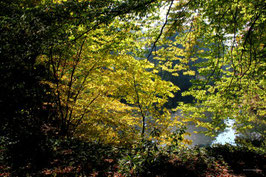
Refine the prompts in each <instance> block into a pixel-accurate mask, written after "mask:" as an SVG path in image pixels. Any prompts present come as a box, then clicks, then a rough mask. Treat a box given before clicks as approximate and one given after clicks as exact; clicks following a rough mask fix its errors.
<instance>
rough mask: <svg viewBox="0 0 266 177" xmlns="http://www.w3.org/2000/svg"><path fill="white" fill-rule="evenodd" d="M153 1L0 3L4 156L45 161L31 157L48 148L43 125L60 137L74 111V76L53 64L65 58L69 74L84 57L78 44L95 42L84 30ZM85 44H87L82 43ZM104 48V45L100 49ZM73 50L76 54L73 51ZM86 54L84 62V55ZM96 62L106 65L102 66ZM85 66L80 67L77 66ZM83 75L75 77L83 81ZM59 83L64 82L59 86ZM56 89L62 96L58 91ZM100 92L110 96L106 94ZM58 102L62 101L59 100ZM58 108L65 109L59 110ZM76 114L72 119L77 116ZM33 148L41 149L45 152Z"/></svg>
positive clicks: (17, 160)
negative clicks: (60, 77) (62, 74)
mask: <svg viewBox="0 0 266 177" xmlns="http://www.w3.org/2000/svg"><path fill="white" fill-rule="evenodd" d="M156 5H157V2H156V1H155V0H147V1H137V0H136V1H115V0H114V1H98V0H97V1H80V2H78V1H62V2H61V1H60V2H52V1H16V0H13V1H8V2H7V1H1V2H0V8H1V12H0V13H1V17H0V18H1V39H0V42H1V44H2V45H1V66H0V67H1V75H0V77H1V79H2V80H1V81H2V82H1V91H0V93H1V98H0V100H1V101H0V106H1V115H0V117H1V137H4V139H6V140H7V141H4V142H1V143H4V146H6V147H7V149H8V151H9V152H10V153H9V156H8V157H7V158H8V159H9V160H10V161H12V163H13V164H17V165H18V166H23V165H27V164H28V163H31V164H37V162H36V160H37V161H38V159H42V161H43V162H44V161H45V160H44V159H43V158H42V157H41V158H36V157H35V155H36V156H39V155H43V157H46V155H47V154H45V153H47V152H49V150H45V148H46V147H47V146H46V145H47V141H46V140H47V134H48V133H51V132H48V130H53V129H52V128H53V127H56V130H55V131H54V132H53V133H52V134H53V136H59V135H58V132H60V135H62V136H65V135H67V134H68V133H69V132H67V131H66V130H67V129H66V127H64V126H65V122H68V121H69V116H68V115H70V114H72V111H73V110H72V105H71V104H72V102H73V100H72V99H73V98H75V97H74V96H75V94H76V92H74V93H72V89H73V87H72V86H73V85H72V84H73V82H72V81H71V82H70V81H69V79H70V80H71V79H73V75H71V74H70V75H69V73H64V74H65V75H64V76H66V77H68V78H63V79H62V80H59V78H58V77H59V75H56V74H57V69H58V68H54V67H59V66H58V65H55V64H62V63H61V61H59V60H61V59H62V60H64V59H67V60H65V61H67V63H66V64H65V68H64V69H65V70H66V71H67V72H70V73H71V72H72V71H74V70H75V67H76V66H75V65H76V64H78V63H79V62H77V60H79V59H80V57H81V55H82V57H83V54H82V52H81V51H82V50H81V48H82V47H83V44H84V43H85V40H86V38H87V36H89V39H90V40H91V41H90V42H91V43H90V44H92V45H90V47H92V48H93V44H95V45H96V44H97V41H95V40H94V39H93V36H90V34H89V33H90V32H91V31H94V35H98V34H97V33H96V32H97V30H99V29H104V28H105V27H107V26H109V25H110V24H111V23H112V22H113V21H114V20H115V19H116V18H118V17H119V18H121V19H130V18H133V17H134V16H140V17H141V16H144V15H145V13H146V12H148V11H150V10H152V9H153V8H154V7H155V6H156ZM110 28H111V27H110ZM95 31H96V32H95ZM98 32H99V31H98ZM107 32H108V31H107ZM107 32H106V31H105V33H107ZM88 34H89V35H88ZM96 38H97V37H96ZM100 38H101V37H100ZM86 45H87V46H88V44H87V43H86ZM97 47H98V46H97ZM106 47H107V45H105V46H104V47H103V48H106ZM99 50H100V49H99ZM77 51H78V53H74V52H77ZM109 51H110V50H109ZM103 52H106V51H104V50H102V51H101V53H99V54H103ZM110 52H111V51H110ZM92 53H93V51H90V54H92ZM96 53H97V51H96ZM94 54H95V51H94ZM99 54H95V55H94V56H95V59H96V58H97V57H98V58H99ZM60 57H64V58H60ZM87 57H88V56H87ZM86 59H87V61H88V58H86ZM85 61H86V60H85V59H84V58H82V60H81V62H83V64H84V65H86V64H88V66H87V68H88V67H89V66H92V65H90V63H84V62H85ZM94 63H97V61H96V60H95V62H94ZM92 64H93V62H92ZM100 66H102V67H105V65H100ZM87 68H86V66H82V68H80V69H87ZM60 69H62V65H61V66H60ZM97 69H98V71H97V72H100V71H106V72H107V71H108V70H104V69H103V68H97ZM81 73H82V74H86V72H85V71H78V73H77V74H81ZM73 74H74V72H73ZM75 77H77V78H78V77H79V76H76V75H75ZM84 77H85V76H82V78H81V80H78V81H79V82H80V81H82V79H83V78H84ZM77 78H75V79H77ZM59 81H60V83H59ZM64 82H65V83H64ZM66 83H67V84H66ZM59 84H60V88H59ZM55 85H56V86H55ZM92 85H93V84H92ZM63 86H65V87H64V88H62V87H63ZM75 87H77V90H76V91H77V92H78V91H79V90H81V89H80V87H83V86H82V85H81V83H78V84H76V85H75ZM58 90H60V92H61V91H62V92H63V93H65V94H66V95H59V94H58V93H59V92H58ZM96 93H97V92H96ZM97 94H102V92H98V93H97ZM83 96H84V95H83ZM91 96H94V95H91ZM104 96H105V98H106V99H109V95H107V94H105V95H104ZM91 98H92V97H91ZM86 99H87V98H85V99H84V100H83V101H85V100H86ZM65 100H66V101H65ZM110 100H111V98H110ZM59 101H65V102H64V103H59ZM79 104H81V103H80V102H79ZM86 104H88V103H86ZM118 104H120V103H118ZM125 107H126V106H125ZM58 110H59V111H62V110H66V111H65V113H63V114H62V113H61V112H58ZM75 111H78V110H75ZM75 113H76V112H75ZM121 114H122V113H121ZM66 115H67V116H66ZM63 117H66V118H65V119H63ZM75 119H76V120H75V121H76V122H75V123H77V122H78V120H77V118H75ZM68 125H69V124H66V126H68ZM29 142H32V143H29ZM39 147H41V148H39ZM47 148H48V147H47ZM25 149H28V150H27V152H26V151H25V152H22V151H24V150H25ZM38 150H44V151H43V152H44V154H43V153H40V152H38ZM38 162H39V161H38ZM37 166H38V165H36V167H37ZM14 168H16V167H15V166H14Z"/></svg>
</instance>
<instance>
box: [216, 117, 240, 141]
mask: <svg viewBox="0 0 266 177" xmlns="http://www.w3.org/2000/svg"><path fill="white" fill-rule="evenodd" d="M234 123H235V121H234V120H231V119H227V120H225V124H226V125H227V128H226V129H225V130H224V132H222V133H220V134H219V135H218V136H217V137H216V140H215V141H213V142H212V144H214V143H219V144H226V143H229V144H232V145H236V143H235V138H236V131H235V129H233V125H234Z"/></svg>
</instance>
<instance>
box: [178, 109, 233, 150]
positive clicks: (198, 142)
mask: <svg viewBox="0 0 266 177" xmlns="http://www.w3.org/2000/svg"><path fill="white" fill-rule="evenodd" d="M178 115H179V116H180V112H176V113H175V114H174V116H178ZM224 122H225V124H226V125H227V128H226V129H225V130H224V131H223V132H221V133H220V134H219V135H218V136H217V137H214V138H212V137H209V136H205V135H204V134H203V133H195V131H196V132H200V131H204V130H206V129H205V128H203V127H196V126H195V125H194V124H193V123H191V124H189V125H187V132H188V133H190V136H185V138H186V139H189V140H192V144H191V146H192V147H193V146H208V145H212V144H215V143H219V144H226V143H229V144H232V145H235V137H236V131H235V130H234V128H233V125H234V123H235V121H234V120H231V119H226V120H225V121H224Z"/></svg>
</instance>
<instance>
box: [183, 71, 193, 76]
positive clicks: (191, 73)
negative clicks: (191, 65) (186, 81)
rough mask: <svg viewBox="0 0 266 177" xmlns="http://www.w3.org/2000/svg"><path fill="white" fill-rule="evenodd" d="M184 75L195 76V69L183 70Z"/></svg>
mask: <svg viewBox="0 0 266 177" xmlns="http://www.w3.org/2000/svg"><path fill="white" fill-rule="evenodd" d="M183 74H184V75H189V76H195V71H192V70H189V71H185V72H183Z"/></svg>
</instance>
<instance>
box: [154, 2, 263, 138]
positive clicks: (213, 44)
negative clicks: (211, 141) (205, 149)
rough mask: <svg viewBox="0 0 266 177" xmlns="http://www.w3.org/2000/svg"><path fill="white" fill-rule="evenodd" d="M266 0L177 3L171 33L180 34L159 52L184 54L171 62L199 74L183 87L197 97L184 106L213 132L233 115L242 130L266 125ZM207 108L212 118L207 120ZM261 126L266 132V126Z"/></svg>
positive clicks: (173, 56)
mask: <svg viewBox="0 0 266 177" xmlns="http://www.w3.org/2000/svg"><path fill="white" fill-rule="evenodd" d="M264 6H265V2H264V1H253V2H250V1H245V0H243V1H242V0H239V1H216V0H214V1H208V2H206V1H201V0H196V1H179V2H177V3H176V4H175V7H174V8H173V9H172V13H171V16H170V18H171V19H172V21H170V22H169V24H168V26H167V27H168V32H169V33H168V34H170V35H172V34H173V32H176V31H177V32H178V35H177V37H176V42H171V41H170V42H169V41H168V43H170V44H169V47H168V48H166V49H164V50H161V53H159V54H160V55H159V57H160V58H166V57H165V56H166V55H167V56H169V57H168V58H169V62H171V60H175V59H176V60H180V63H184V65H176V66H173V65H171V64H168V66H170V68H171V69H175V71H178V70H184V69H185V70H186V71H185V73H187V74H192V75H194V74H195V75H196V78H197V79H195V80H193V81H192V82H193V86H192V87H191V89H190V91H187V92H184V93H183V95H184V96H185V95H191V96H193V97H194V99H195V103H193V104H182V103H181V104H180V106H179V107H178V109H181V110H182V112H183V116H184V117H185V118H184V119H185V120H186V121H194V122H195V123H196V124H197V125H199V126H203V127H206V128H207V129H208V130H209V133H208V134H209V135H211V136H215V135H216V134H217V133H218V132H220V131H221V130H223V129H224V128H225V125H224V123H223V120H224V119H227V118H228V117H229V118H230V119H234V120H235V121H236V124H235V126H236V128H237V130H238V131H239V132H242V133H243V132H245V131H246V130H247V129H250V128H252V127H259V126H261V127H265V91H264V89H265V73H264V65H265V61H264V57H265V54H264V53H265V46H264V45H265V32H264V25H265V9H264V8H262V7H264ZM184 24H186V25H184ZM171 32H172V33H171ZM166 35H167V34H166ZM166 50H167V51H166ZM198 59H204V60H203V61H201V62H198V63H197V64H196V65H195V66H197V68H198V69H196V70H193V69H190V70H188V66H187V63H189V62H192V61H194V60H198ZM207 112H209V113H211V121H210V122H209V121H207V122H206V121H204V119H206V118H207V117H208V116H207ZM255 131H256V133H258V134H259V135H260V136H262V137H265V128H257V130H255Z"/></svg>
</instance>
